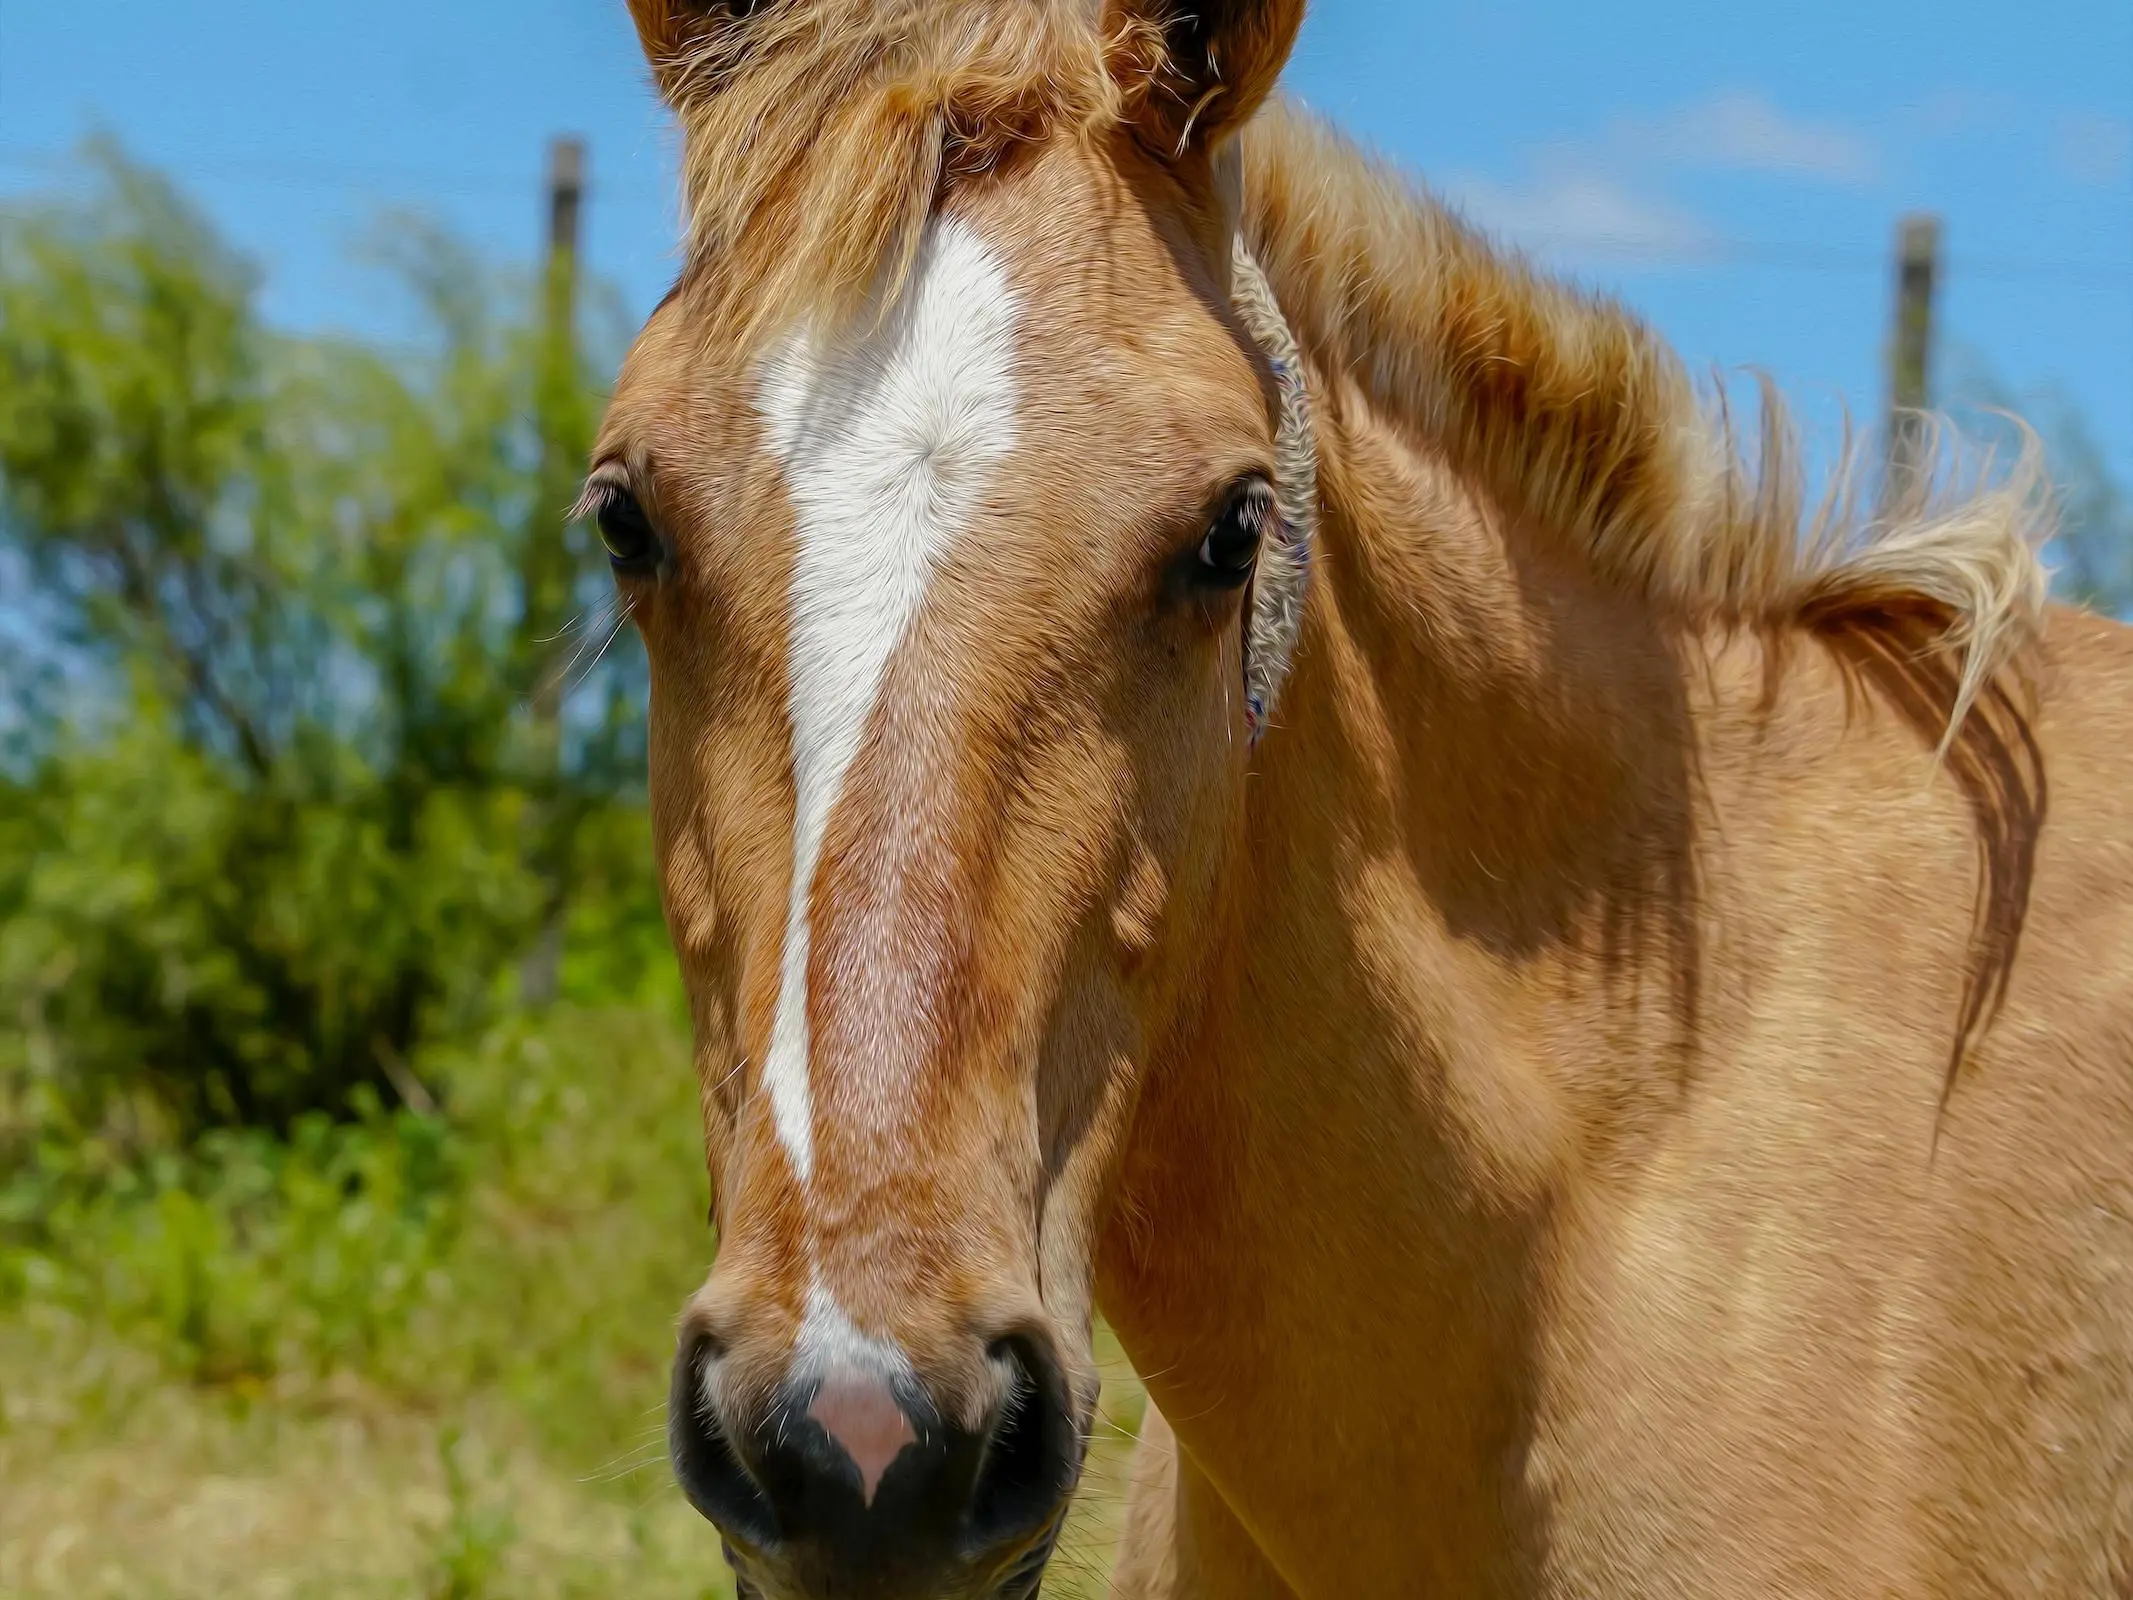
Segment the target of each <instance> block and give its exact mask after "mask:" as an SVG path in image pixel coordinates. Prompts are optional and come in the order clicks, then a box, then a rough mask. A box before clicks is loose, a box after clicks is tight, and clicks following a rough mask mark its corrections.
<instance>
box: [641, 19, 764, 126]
mask: <svg viewBox="0 0 2133 1600" xmlns="http://www.w3.org/2000/svg"><path fill="white" fill-rule="evenodd" d="M762 4H763V0H629V7H630V20H631V21H633V22H635V23H636V24H637V42H638V43H639V44H641V45H642V46H643V47H644V59H645V61H646V62H647V63H649V64H650V66H651V69H652V81H653V82H655V83H656V84H658V86H659V92H660V93H661V94H662V95H664V96H665V97H666V99H667V102H668V103H669V104H672V105H676V107H677V109H679V107H678V100H679V97H680V95H681V93H682V90H683V85H684V83H685V81H686V80H687V79H688V78H689V76H690V73H689V67H690V64H691V62H692V61H693V60H698V59H700V58H702V57H703V56H704V55H705V53H706V52H707V50H711V49H715V48H716V47H717V46H718V45H719V44H721V43H722V42H723V43H729V44H730V42H731V40H732V39H733V37H734V33H735V31H736V29H737V28H738V27H739V26H740V24H742V23H745V22H746V21H747V20H748V18H749V17H750V16H751V15H753V14H754V13H755V12H757V11H759V10H761V9H762ZM698 76H699V77H701V76H705V75H704V74H701V73H700V74H698Z"/></svg>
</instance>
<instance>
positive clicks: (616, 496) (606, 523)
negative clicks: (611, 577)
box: [593, 484, 665, 576]
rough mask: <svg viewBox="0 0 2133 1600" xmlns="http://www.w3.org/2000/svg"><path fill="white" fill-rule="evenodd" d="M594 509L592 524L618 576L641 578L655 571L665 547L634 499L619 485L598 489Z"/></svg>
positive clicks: (649, 519) (634, 497) (650, 521)
mask: <svg viewBox="0 0 2133 1600" xmlns="http://www.w3.org/2000/svg"><path fill="white" fill-rule="evenodd" d="M597 492H598V496H599V498H598V500H597V502H596V503H595V505H594V507H593V520H594V522H595V523H596V524H597V525H598V527H599V529H600V543H601V544H603V545H605V546H606V547H607V559H608V563H609V565H611V566H612V567H613V568H614V569H615V570H616V571H617V572H619V573H623V574H626V575H630V576H642V575H645V574H649V573H651V572H654V571H656V570H657V569H658V567H659V563H660V560H661V559H662V557H663V556H664V555H665V547H664V546H663V545H662V544H661V543H660V541H659V535H658V533H657V532H656V531H655V530H654V529H653V527H652V519H651V518H649V517H647V516H646V515H645V514H644V507H643V506H641V505H639V504H638V503H637V497H636V496H635V495H633V494H631V493H630V492H629V490H627V489H625V488H623V487H621V486H620V485H619V484H605V485H602V486H601V487H600V489H599V490H598V491H597Z"/></svg>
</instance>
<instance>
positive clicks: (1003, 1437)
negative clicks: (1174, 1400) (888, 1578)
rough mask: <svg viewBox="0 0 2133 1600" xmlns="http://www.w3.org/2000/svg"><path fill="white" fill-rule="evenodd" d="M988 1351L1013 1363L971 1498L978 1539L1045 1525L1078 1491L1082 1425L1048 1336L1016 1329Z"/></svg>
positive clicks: (997, 1539) (996, 1541)
mask: <svg viewBox="0 0 2133 1600" xmlns="http://www.w3.org/2000/svg"><path fill="white" fill-rule="evenodd" d="M990 1354H991V1356H992V1358H993V1359H994V1360H995V1361H999V1362H1002V1363H1004V1364H1005V1365H1006V1366H1007V1367H1008V1368H1009V1369H1010V1371H1011V1374H1012V1383H1011V1387H1010V1389H1009V1391H1008V1395H1007V1398H1006V1400H1005V1401H1003V1402H1002V1403H1001V1406H1000V1412H999V1416H998V1418H997V1419H996V1420H995V1421H994V1423H993V1432H992V1437H991V1438H990V1439H989V1440H988V1441H987V1444H986V1450H985V1459H984V1462H983V1464H982V1465H981V1466H980V1467H979V1469H978V1481H977V1488H976V1493H975V1495H974V1496H973V1498H972V1501H971V1509H970V1531H971V1537H972V1539H973V1541H974V1542H975V1543H976V1544H977V1545H979V1546H980V1547H987V1546H995V1545H1001V1544H1005V1543H1008V1542H1009V1541H1011V1540H1014V1539H1018V1538H1023V1537H1026V1536H1028V1535H1029V1534H1032V1533H1035V1532H1036V1531H1037V1530H1038V1529H1040V1528H1042V1527H1043V1526H1044V1524H1045V1523H1046V1522H1047V1521H1048V1520H1050V1518H1051V1517H1052V1516H1053V1514H1054V1513H1055V1512H1057V1510H1058V1509H1059V1507H1060V1505H1061V1504H1062V1503H1063V1502H1064V1501H1065V1499H1066V1497H1067V1496H1068V1495H1069V1494H1070V1493H1072V1492H1073V1488H1074V1480H1075V1478H1076V1477H1077V1476H1079V1474H1080V1471H1081V1447H1082V1440H1081V1433H1080V1430H1079V1429H1078V1428H1077V1427H1076V1426H1075V1425H1074V1409H1073V1403H1072V1400H1071V1398H1070V1396H1069V1395H1068V1393H1067V1383H1066V1375H1065V1373H1064V1372H1062V1371H1061V1370H1060V1366H1059V1362H1058V1360H1057V1358H1056V1357H1054V1356H1053V1354H1052V1352H1051V1348H1050V1346H1049V1344H1047V1343H1046V1342H1045V1341H1043V1340H1041V1339H1035V1338H1031V1337H1029V1336H1027V1335H1023V1334H1015V1335H1011V1336H1010V1337H1008V1338H1005V1339H1001V1340H998V1341H996V1342H995V1343H994V1345H993V1346H992V1349H991V1351H990Z"/></svg>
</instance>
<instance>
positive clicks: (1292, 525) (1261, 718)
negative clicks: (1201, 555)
mask: <svg viewBox="0 0 2133 1600" xmlns="http://www.w3.org/2000/svg"><path fill="white" fill-rule="evenodd" d="M1231 273H1232V277H1231V284H1232V289H1231V298H1232V300H1233V302H1234V304H1235V305H1236V308H1237V316H1238V319H1239V320H1240V321H1241V322H1243V324H1244V329H1245V332H1247V333H1249V334H1250V335H1251V336H1252V338H1253V340H1254V341H1255V342H1256V343H1257V344H1258V346H1259V348H1260V350H1261V351H1262V352H1263V353H1264V354H1265V356H1266V359H1267V365H1268V366H1270V367H1272V368H1273V370H1274V382H1275V386H1276V387H1277V388H1278V389H1279V391H1280V395H1281V419H1280V422H1279V424H1278V425H1277V427H1276V429H1275V433H1274V509H1275V514H1276V515H1275V525H1274V537H1273V538H1272V539H1271V540H1270V541H1268V542H1267V543H1266V544H1265V545H1264V546H1262V547H1261V549H1260V552H1259V568H1258V571H1257V572H1256V573H1255V574H1254V575H1253V578H1252V615H1251V621H1250V624H1249V626H1248V628H1247V630H1246V633H1245V637H1244V714H1245V718H1246V721H1247V723H1248V724H1249V726H1250V729H1251V739H1252V742H1253V743H1254V744H1257V743H1258V742H1259V739H1260V736H1261V735H1262V734H1264V733H1265V732H1266V729H1267V721H1268V719H1269V718H1270V717H1271V716H1272V715H1273V711H1274V702H1275V700H1276V699H1277V698H1278V697H1279V696H1280V694H1281V686H1282V683H1283V682H1284V681H1285V680H1286V679H1287V678H1288V675H1289V664H1290V661H1291V659H1292V658H1293V657H1294V656H1295V654H1296V640H1297V636H1298V635H1299V634H1301V633H1302V631H1303V613H1304V596H1305V594H1306V592H1307V591H1308V590H1309V589H1310V586H1311V549H1312V545H1313V544H1314V542H1315V541H1316V539H1317V537H1318V443H1317V440H1316V438H1315V437H1314V435H1313V434H1312V431H1311V397H1310V393H1309V391H1308V390H1307V389H1306V388H1305V386H1304V376H1303V353H1302V352H1301V351H1300V350H1299V349H1298V348H1297V345H1296V336H1295V335H1294V334H1293V333H1291V332H1290V331H1289V324H1288V321H1287V319H1285V318H1284V317H1283V316H1282V314H1281V307H1280V305H1279V304H1277V303H1276V302H1275V299H1274V291H1273V288H1272V287H1271V286H1270V285H1269V284H1268V283H1267V281H1266V274H1265V273H1264V272H1262V271H1260V270H1259V263H1258V262H1257V261H1255V260H1253V259H1252V253H1251V251H1250V250H1249V249H1248V248H1246V246H1245V243H1244V238H1243V235H1242V234H1239V235H1237V236H1236V240H1235V245H1234V247H1233V249H1232V251H1231Z"/></svg>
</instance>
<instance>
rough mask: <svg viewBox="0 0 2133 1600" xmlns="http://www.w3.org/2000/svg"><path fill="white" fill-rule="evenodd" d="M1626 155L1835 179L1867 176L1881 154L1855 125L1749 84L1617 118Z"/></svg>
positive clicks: (1859, 180) (1867, 179) (1877, 167)
mask: <svg viewBox="0 0 2133 1600" xmlns="http://www.w3.org/2000/svg"><path fill="white" fill-rule="evenodd" d="M1615 135H1616V138H1617V140H1618V141H1619V143H1620V144H1621V146H1622V147H1623V148H1625V149H1626V150H1627V151H1628V152H1629V153H1630V154H1632V155H1633V156H1642V157H1644V158H1646V159H1648V160H1652V161H1656V162H1658V163H1660V164H1661V165H1664V166H1669V167H1676V168H1689V167H1703V168H1716V169H1719V170H1721V171H1733V172H1774V173H1783V174H1786V175H1788V176H1791V177H1797V178H1811V179H1819V180H1821V181H1823V182H1829V183H1842V184H1865V183H1871V182H1872V181H1873V180H1874V179H1875V178H1876V177H1877V176H1879V174H1880V171H1881V153H1880V151H1878V150H1877V149H1876V148H1875V147H1874V143H1873V141H1872V140H1870V139H1868V138H1867V137H1866V136H1865V135H1864V134H1863V133H1861V132H1859V131H1858V130H1857V129H1854V128H1848V127H1846V126H1844V124H1842V123H1839V122H1826V121H1820V120H1817V119H1815V118H1811V117H1796V116H1793V115H1792V114H1791V113H1789V112H1786V111H1783V110H1781V109H1779V108H1778V107H1777V106H1775V105H1773V104H1772V103H1771V102H1770V101H1768V100H1766V99H1765V98H1764V97H1763V96H1761V95H1759V94H1756V93H1755V92H1753V91H1752V90H1732V91H1728V92H1726V93H1723V94H1715V95H1712V96H1710V97H1709V98H1708V99H1704V100H1699V101H1697V102H1696V103H1695V104H1693V105H1689V106H1684V107H1683V108H1682V109H1681V110H1679V111H1675V112H1672V113H1670V114H1668V115H1666V116H1663V117H1656V118H1625V119H1624V120H1623V121H1621V122H1620V123H1618V124H1616V127H1615Z"/></svg>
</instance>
